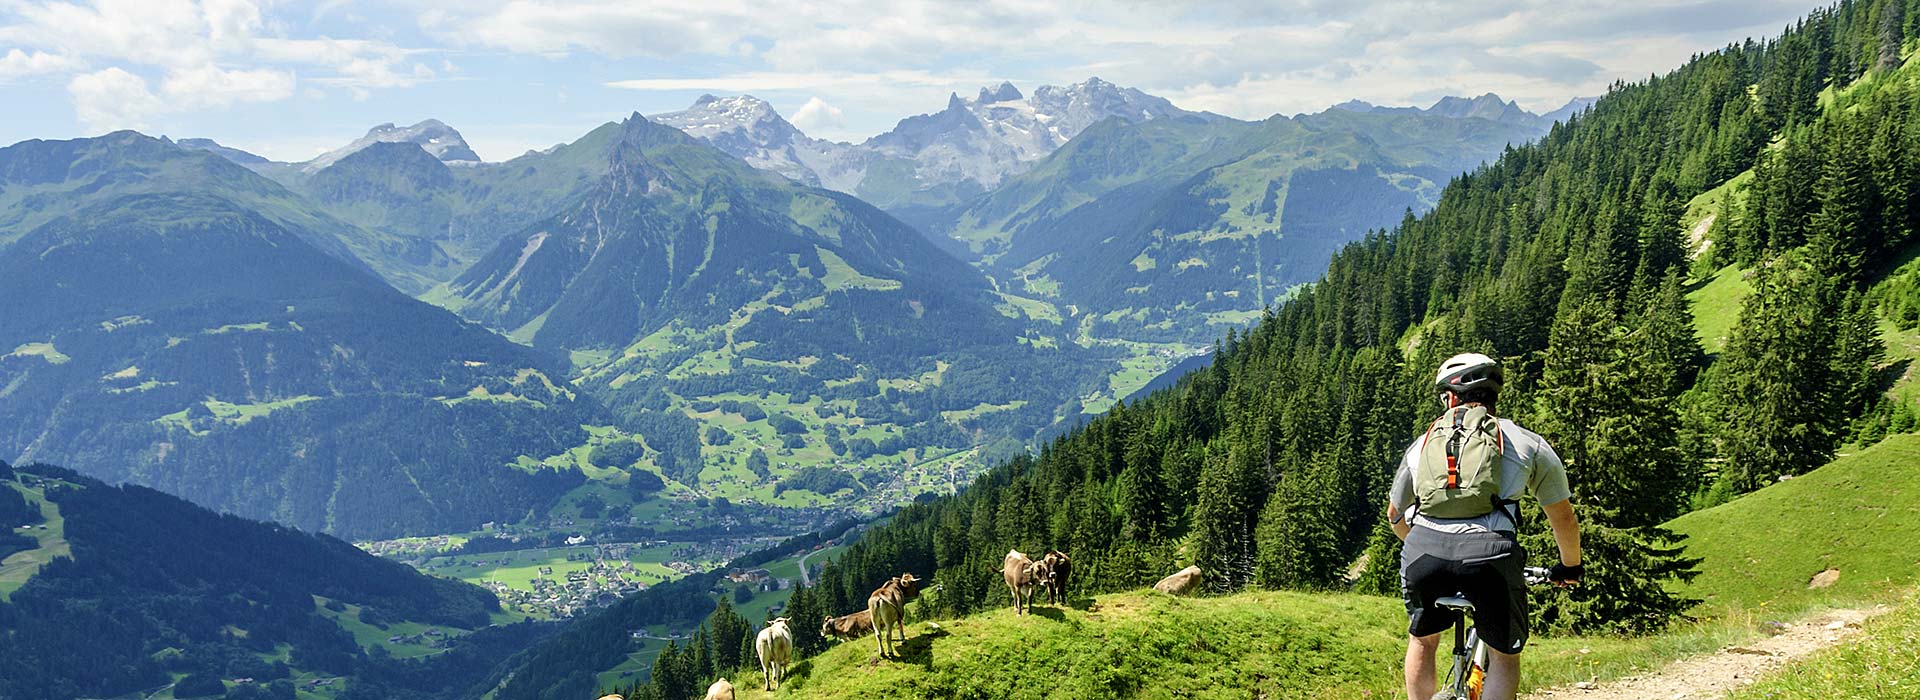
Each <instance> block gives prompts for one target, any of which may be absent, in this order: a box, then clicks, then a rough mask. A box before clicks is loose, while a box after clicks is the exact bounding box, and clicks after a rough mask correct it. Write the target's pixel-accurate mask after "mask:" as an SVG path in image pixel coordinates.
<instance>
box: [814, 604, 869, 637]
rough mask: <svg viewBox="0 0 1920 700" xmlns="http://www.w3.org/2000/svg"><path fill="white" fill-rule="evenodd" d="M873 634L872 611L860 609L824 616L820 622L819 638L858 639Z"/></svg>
mask: <svg viewBox="0 0 1920 700" xmlns="http://www.w3.org/2000/svg"><path fill="white" fill-rule="evenodd" d="M869 634H873V611H872V610H862V611H860V612H857V613H854V614H852V615H841V616H839V617H834V616H832V615H828V616H826V619H825V620H823V621H821V623H820V638H821V639H827V638H833V639H859V638H861V637H865V636H867V635H869Z"/></svg>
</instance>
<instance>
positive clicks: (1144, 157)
mask: <svg viewBox="0 0 1920 700" xmlns="http://www.w3.org/2000/svg"><path fill="white" fill-rule="evenodd" d="M1549 124H1550V123H1549ZM1542 133H1544V129H1543V128H1542V127H1540V126H1538V125H1537V122H1532V121H1529V122H1511V123H1509V122H1501V121H1494V120H1490V119H1482V118H1466V117H1461V118H1455V117H1447V116H1436V115H1429V114H1426V113H1419V112H1416V113H1405V114H1403V113H1381V114H1362V113H1357V112H1353V111H1349V110H1342V109H1334V110H1328V111H1326V112H1322V113H1320V114H1313V115H1304V116H1299V117H1291V118H1289V117H1281V116H1275V117H1272V118H1270V119H1267V120H1265V121H1261V122H1241V121H1235V120H1222V119H1200V118H1195V117H1168V118H1162V119H1155V120H1152V121H1144V122H1139V123H1134V124H1129V123H1125V122H1120V121H1108V122H1104V123H1101V124H1098V125H1095V126H1093V127H1092V128H1089V129H1088V130H1086V131H1085V132H1082V133H1081V135H1080V136H1079V137H1078V138H1076V139H1074V140H1073V141H1071V142H1068V143H1067V144H1066V145H1065V146H1064V147H1062V148H1061V149H1060V150H1059V151H1056V152H1054V153H1053V155H1051V156H1049V157H1048V158H1046V159H1045V160H1042V161H1041V162H1040V163H1038V164H1037V165H1035V166H1034V168H1033V169H1032V170H1031V171H1029V172H1027V173H1024V174H1022V175H1019V176H1017V177H1015V178H1012V179H1010V180H1008V181H1007V182H1006V183H1005V184H1003V185H1002V186H1001V187H999V188H996V189H994V190H993V191H991V192H989V193H987V194H985V195H983V196H981V197H978V198H975V199H973V200H970V201H968V202H965V203H962V204H959V205H955V206H953V207H949V208H947V209H946V210H943V211H941V212H939V213H938V214H928V215H924V216H921V217H919V218H917V219H916V221H917V222H918V223H920V224H921V225H922V226H924V227H925V228H926V229H927V231H928V233H929V234H930V235H932V236H934V238H935V239H937V240H940V241H942V242H944V243H946V244H948V245H949V247H950V248H951V249H953V250H955V252H956V254H959V255H962V256H964V257H967V258H968V259H974V260H978V261H979V262H980V263H981V264H982V266H983V267H984V268H985V269H987V270H988V271H990V273H991V274H992V275H993V276H994V277H995V278H996V279H999V280H1001V281H1002V282H1003V284H1004V286H1005V287H1007V288H1008V289H1009V291H1012V292H1014V293H1016V294H1022V295H1026V296H1031V297H1034V298H1036V299H1039V300H1043V301H1044V302H1047V303H1050V304H1054V305H1057V306H1059V307H1060V308H1063V309H1068V310H1069V311H1068V312H1067V314H1066V315H1068V316H1075V317H1077V318H1075V322H1076V323H1079V324H1080V325H1081V326H1082V327H1083V328H1084V329H1085V330H1086V331H1088V332H1091V333H1094V334H1096V335H1099V336H1105V337H1124V338H1130V339H1136V340H1149V341H1163V342H1165V341H1171V342H1185V343H1205V342H1208V341H1210V340H1212V339H1215V338H1218V337H1219V336H1220V334H1222V333H1225V332H1226V330H1227V329H1228V328H1236V327H1240V326H1242V325H1244V324H1245V322H1246V321H1248V320H1250V319H1252V318H1254V317H1255V316H1257V314H1258V313H1259V311H1260V310H1261V309H1263V308H1265V307H1267V306H1268V305H1270V304H1274V303H1277V302H1278V301H1279V300H1281V299H1283V298H1285V296H1286V294H1287V293H1288V292H1289V291H1290V290H1291V289H1292V288H1293V287H1295V286H1297V285H1300V284H1303V283H1306V282H1311V281H1313V280H1314V279H1315V278H1316V277H1318V276H1319V274H1320V273H1321V271H1323V270H1324V269H1325V268H1326V263H1327V260H1328V259H1329V258H1330V257H1332V255H1333V252H1334V251H1336V250H1338V249H1339V248H1340V247H1341V246H1344V245H1346V244H1348V243H1351V242H1353V241H1356V240H1359V239H1360V238H1361V237H1362V236H1364V235H1365V234H1366V233H1368V232H1371V231H1375V230H1384V229H1387V228H1389V227H1392V226H1394V225H1397V224H1399V223H1400V220H1401V218H1402V217H1404V216H1406V214H1407V213H1408V212H1409V211H1410V210H1411V211H1424V210H1425V209H1427V208H1429V207H1431V206H1432V205H1433V203H1434V201H1435V200H1436V199H1437V198H1438V197H1439V195H1440V189H1441V187H1442V186H1443V185H1444V184H1445V183H1446V182H1447V181H1448V180H1449V179H1451V178H1453V177H1454V176H1456V175H1458V174H1460V173H1462V172H1465V171H1468V170H1470V169H1472V168H1474V167H1475V166H1478V165H1480V164H1481V163H1483V162H1486V161H1488V160H1491V159H1492V158H1494V157H1497V156H1499V155H1500V153H1501V151H1502V149H1505V148H1506V147H1508V146H1509V145H1517V144H1521V143H1526V142H1528V141H1531V140H1533V139H1534V138H1536V137H1538V136H1539V135H1541V134H1542Z"/></svg>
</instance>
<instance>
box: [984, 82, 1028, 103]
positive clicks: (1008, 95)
mask: <svg viewBox="0 0 1920 700" xmlns="http://www.w3.org/2000/svg"><path fill="white" fill-rule="evenodd" d="M1024 97H1026V96H1025V95H1022V94H1020V89H1019V88H1016V87H1014V86H1013V83H1011V82H1002V83H1000V84H999V85H998V86H996V87H991V88H986V87H983V88H980V96H979V97H977V98H975V99H974V103H975V104H982V105H988V104H993V103H995V102H1012V101H1014V100H1018V99H1022V98H1024Z"/></svg>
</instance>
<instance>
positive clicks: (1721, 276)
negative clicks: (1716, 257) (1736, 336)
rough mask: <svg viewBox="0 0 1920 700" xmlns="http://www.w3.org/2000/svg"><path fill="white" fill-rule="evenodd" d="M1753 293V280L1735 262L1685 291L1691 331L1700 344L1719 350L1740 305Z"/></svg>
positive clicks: (1729, 331)
mask: <svg viewBox="0 0 1920 700" xmlns="http://www.w3.org/2000/svg"><path fill="white" fill-rule="evenodd" d="M1752 293H1753V282H1752V280H1749V279H1747V276H1746V271H1745V270H1741V269H1740V268H1739V267H1737V266H1734V265H1728V266H1726V267H1723V268H1720V270H1719V271H1717V272H1715V273H1713V276H1712V277H1709V278H1707V279H1706V280H1705V281H1704V282H1702V283H1700V284H1699V285H1698V286H1696V287H1694V288H1693V289H1692V290H1691V291H1688V292H1687V302H1688V304H1689V305H1691V306H1692V311H1693V327H1694V334H1695V335H1697V336H1699V338H1700V347H1701V348H1702V349H1704V350H1706V351H1707V352H1708V353H1718V352H1720V349H1721V348H1724V347H1726V345H1727V336H1728V335H1730V334H1732V333H1733V326H1734V323H1736V322H1738V321H1739V320H1740V305H1741V304H1744V303H1746V300H1747V296H1748V295H1749V294H1752Z"/></svg>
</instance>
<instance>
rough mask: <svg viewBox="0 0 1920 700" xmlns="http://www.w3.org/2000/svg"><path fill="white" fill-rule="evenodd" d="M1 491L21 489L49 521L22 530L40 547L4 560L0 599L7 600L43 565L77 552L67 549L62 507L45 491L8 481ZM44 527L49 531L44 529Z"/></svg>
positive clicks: (0, 571)
mask: <svg viewBox="0 0 1920 700" xmlns="http://www.w3.org/2000/svg"><path fill="white" fill-rule="evenodd" d="M0 488H11V489H15V490H18V491H19V492H20V493H21V494H23V495H25V496H26V497H27V502H28V503H35V504H38V505H39V506H40V517H42V518H44V519H45V520H44V521H43V522H41V523H39V524H36V525H34V526H33V529H31V530H21V533H23V534H25V535H27V536H30V537H33V538H34V539H37V540H39V541H40V546H39V547H36V548H34V549H29V550H26V551H22V552H14V553H13V554H12V555H10V556H8V557H7V558H6V560H5V561H0V600H7V599H8V598H10V597H11V596H12V595H13V592H14V591H17V590H20V587H21V586H24V585H27V579H30V578H33V575H34V574H36V573H39V571H40V567H41V566H44V565H46V563H47V562H50V561H53V559H54V557H70V556H73V550H72V548H70V547H68V546H67V519H66V518H64V517H62V516H61V515H60V506H58V505H55V504H54V502H52V501H49V500H47V499H46V494H45V493H44V489H42V488H29V487H27V486H24V485H21V484H14V483H7V482H0ZM42 525H44V526H46V528H45V529H41V526H42Z"/></svg>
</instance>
